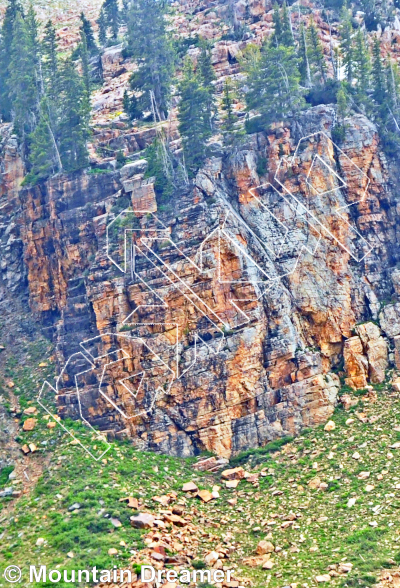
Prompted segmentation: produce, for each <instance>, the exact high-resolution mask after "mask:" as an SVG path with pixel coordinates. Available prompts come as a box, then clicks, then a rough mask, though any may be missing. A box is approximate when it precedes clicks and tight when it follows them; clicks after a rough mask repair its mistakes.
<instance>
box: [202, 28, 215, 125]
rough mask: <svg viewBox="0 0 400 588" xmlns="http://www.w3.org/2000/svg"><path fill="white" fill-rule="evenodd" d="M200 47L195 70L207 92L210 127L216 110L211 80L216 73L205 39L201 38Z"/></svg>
mask: <svg viewBox="0 0 400 588" xmlns="http://www.w3.org/2000/svg"><path fill="white" fill-rule="evenodd" d="M200 48H201V52H200V55H199V58H198V62H197V70H198V73H199V76H200V80H201V83H202V85H203V87H204V88H205V90H207V93H208V110H209V112H210V125H211V128H212V127H213V122H214V118H215V116H216V112H217V108H216V105H215V97H214V93H215V88H214V85H213V82H214V80H215V79H216V75H215V71H214V68H213V65H212V61H211V48H210V46H209V44H208V43H207V41H205V40H204V39H202V40H201V42H200Z"/></svg>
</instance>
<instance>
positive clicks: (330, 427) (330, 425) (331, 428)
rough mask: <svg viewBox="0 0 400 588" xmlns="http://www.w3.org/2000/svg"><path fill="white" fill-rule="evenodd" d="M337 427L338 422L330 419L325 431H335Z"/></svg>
mask: <svg viewBox="0 0 400 588" xmlns="http://www.w3.org/2000/svg"><path fill="white" fill-rule="evenodd" d="M335 429H336V424H335V423H334V421H328V422H327V423H326V425H325V427H324V431H328V432H329V431H334V430H335Z"/></svg>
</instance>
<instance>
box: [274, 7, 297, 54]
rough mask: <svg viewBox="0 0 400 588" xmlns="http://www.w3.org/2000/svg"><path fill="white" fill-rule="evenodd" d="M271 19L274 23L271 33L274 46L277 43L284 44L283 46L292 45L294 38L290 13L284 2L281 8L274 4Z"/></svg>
mask: <svg viewBox="0 0 400 588" xmlns="http://www.w3.org/2000/svg"><path fill="white" fill-rule="evenodd" d="M272 21H273V24H274V32H273V34H272V38H271V43H272V44H273V45H275V46H276V47H277V46H278V45H284V46H285V47H294V38H293V32H292V26H291V21H290V13H289V10H288V7H287V5H286V2H284V3H283V8H282V10H280V9H279V6H278V4H276V3H275V4H274V11H273V13H272Z"/></svg>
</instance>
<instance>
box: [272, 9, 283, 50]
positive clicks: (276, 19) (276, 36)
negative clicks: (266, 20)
mask: <svg viewBox="0 0 400 588" xmlns="http://www.w3.org/2000/svg"><path fill="white" fill-rule="evenodd" d="M272 23H273V25H274V32H273V33H272V36H271V43H272V44H274V45H276V46H278V45H280V41H281V38H282V20H281V11H280V10H279V6H278V4H277V3H276V2H275V4H274V11H273V13H272Z"/></svg>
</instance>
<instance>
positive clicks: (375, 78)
mask: <svg viewBox="0 0 400 588" xmlns="http://www.w3.org/2000/svg"><path fill="white" fill-rule="evenodd" d="M385 86H386V84H385V73H384V69H383V63H382V58H381V45H380V42H379V39H378V38H377V37H375V38H374V42H373V45H372V87H373V93H372V96H373V98H374V100H375V102H376V103H377V104H383V103H384V101H385V94H386V87H385Z"/></svg>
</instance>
